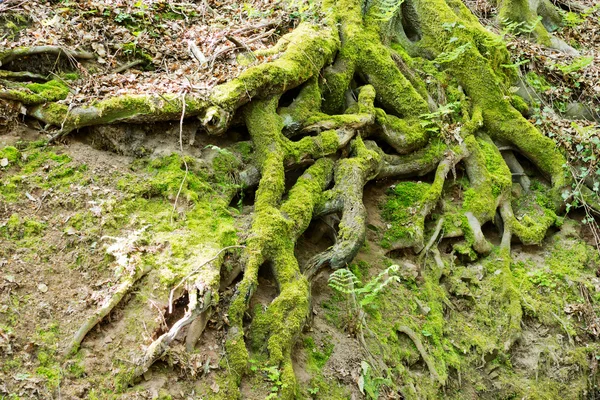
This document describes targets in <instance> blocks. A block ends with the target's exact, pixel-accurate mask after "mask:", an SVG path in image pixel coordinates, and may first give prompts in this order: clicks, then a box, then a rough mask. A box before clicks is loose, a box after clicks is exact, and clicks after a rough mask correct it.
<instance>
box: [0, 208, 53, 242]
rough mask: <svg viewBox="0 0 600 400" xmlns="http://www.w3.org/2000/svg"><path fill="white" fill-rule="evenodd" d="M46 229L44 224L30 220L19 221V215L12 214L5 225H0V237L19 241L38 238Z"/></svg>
mask: <svg viewBox="0 0 600 400" xmlns="http://www.w3.org/2000/svg"><path fill="white" fill-rule="evenodd" d="M45 229H46V224H45V223H43V222H40V221H36V220H35V219H32V218H29V217H27V218H25V219H24V220H21V217H20V216H19V214H16V213H15V214H12V215H11V216H10V217H9V218H8V220H7V221H6V223H5V224H3V225H0V236H3V237H4V238H5V239H13V240H21V239H26V238H30V237H35V236H40V235H41V234H42V233H43V232H44V230H45Z"/></svg>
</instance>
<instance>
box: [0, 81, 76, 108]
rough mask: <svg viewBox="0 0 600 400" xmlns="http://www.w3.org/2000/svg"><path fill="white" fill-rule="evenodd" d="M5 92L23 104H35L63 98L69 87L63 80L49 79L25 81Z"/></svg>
mask: <svg viewBox="0 0 600 400" xmlns="http://www.w3.org/2000/svg"><path fill="white" fill-rule="evenodd" d="M7 94H8V95H9V96H10V97H11V98H12V99H14V100H17V101H20V102H21V103H23V104H25V105H36V104H42V103H46V102H54V101H58V100H64V99H65V98H66V97H67V95H68V94H69V87H68V86H67V85H66V84H65V83H64V82H63V81H60V80H51V81H48V82H46V83H27V84H24V85H22V86H21V87H19V88H15V89H9V90H8V91H7Z"/></svg>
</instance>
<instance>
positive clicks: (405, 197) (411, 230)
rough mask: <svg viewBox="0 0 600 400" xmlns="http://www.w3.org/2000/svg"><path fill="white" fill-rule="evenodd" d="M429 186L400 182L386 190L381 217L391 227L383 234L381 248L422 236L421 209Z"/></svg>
mask: <svg viewBox="0 0 600 400" xmlns="http://www.w3.org/2000/svg"><path fill="white" fill-rule="evenodd" d="M430 189H431V185H430V184H428V183H424V182H410V181H407V182H400V183H398V184H396V185H394V186H393V187H391V188H390V189H389V190H388V193H387V200H386V202H385V204H384V205H383V209H382V216H383V217H384V218H385V219H386V221H388V222H390V224H391V227H390V228H389V229H388V230H387V231H386V232H385V234H384V237H383V240H382V242H381V245H382V247H384V248H390V246H392V245H393V244H397V243H399V242H404V241H408V242H410V241H411V240H414V239H416V238H417V236H418V235H422V232H423V229H424V227H423V224H424V221H423V220H424V219H423V218H422V216H421V213H420V211H421V208H422V207H423V203H424V199H425V198H426V195H427V193H428V192H429V190H430Z"/></svg>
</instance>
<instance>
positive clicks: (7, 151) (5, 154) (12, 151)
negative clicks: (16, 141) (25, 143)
mask: <svg viewBox="0 0 600 400" xmlns="http://www.w3.org/2000/svg"><path fill="white" fill-rule="evenodd" d="M2 158H6V159H7V160H8V162H9V165H10V164H12V163H17V162H18V161H20V160H21V152H20V151H19V150H17V149H16V148H15V147H12V146H6V147H4V148H3V149H0V159H2Z"/></svg>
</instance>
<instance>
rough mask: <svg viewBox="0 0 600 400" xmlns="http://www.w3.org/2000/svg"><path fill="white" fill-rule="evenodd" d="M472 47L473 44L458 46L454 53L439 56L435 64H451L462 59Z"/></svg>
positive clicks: (444, 53)
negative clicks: (459, 58)
mask: <svg viewBox="0 0 600 400" xmlns="http://www.w3.org/2000/svg"><path fill="white" fill-rule="evenodd" d="M471 46H472V44H471V42H467V43H465V44H463V45H462V46H458V47H457V48H455V49H454V50H452V51H449V52H446V51H445V52H443V53H441V54H440V55H438V56H437V57H436V58H435V60H434V61H435V62H436V63H438V64H443V63H449V62H452V61H454V60H456V59H457V58H458V57H460V56H461V55H462V54H463V53H464V52H465V51H467V50H468V49H470V48H471Z"/></svg>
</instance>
